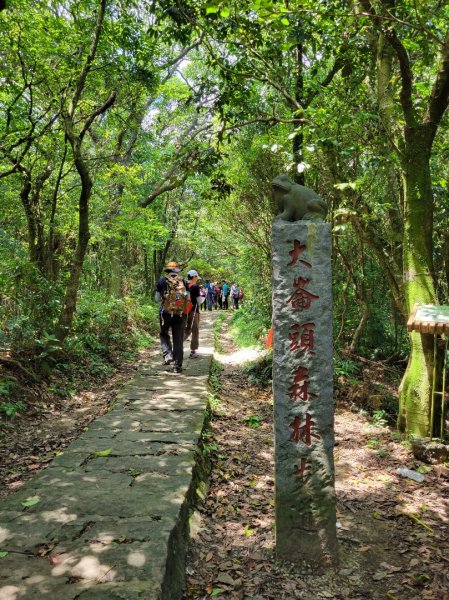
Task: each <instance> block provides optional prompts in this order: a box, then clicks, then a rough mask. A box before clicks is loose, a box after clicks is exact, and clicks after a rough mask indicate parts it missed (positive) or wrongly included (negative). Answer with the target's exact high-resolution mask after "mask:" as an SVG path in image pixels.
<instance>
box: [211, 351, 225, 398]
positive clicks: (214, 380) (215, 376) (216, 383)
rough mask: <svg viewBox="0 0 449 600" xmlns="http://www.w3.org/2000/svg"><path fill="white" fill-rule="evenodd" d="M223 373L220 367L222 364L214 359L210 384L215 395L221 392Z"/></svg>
mask: <svg viewBox="0 0 449 600" xmlns="http://www.w3.org/2000/svg"><path fill="white" fill-rule="evenodd" d="M221 371H222V367H221V366H220V363H219V362H217V361H216V360H215V359H212V362H211V365H210V373H209V384H210V386H211V387H212V390H213V391H214V393H215V394H217V393H218V392H220V390H221V380H220V375H221Z"/></svg>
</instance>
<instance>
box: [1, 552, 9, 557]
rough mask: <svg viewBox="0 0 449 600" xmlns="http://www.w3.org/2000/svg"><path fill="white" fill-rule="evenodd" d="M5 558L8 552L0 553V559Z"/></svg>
mask: <svg viewBox="0 0 449 600" xmlns="http://www.w3.org/2000/svg"><path fill="white" fill-rule="evenodd" d="M5 556H8V552H0V558H5Z"/></svg>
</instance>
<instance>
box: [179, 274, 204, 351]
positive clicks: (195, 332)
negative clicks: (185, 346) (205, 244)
mask: <svg viewBox="0 0 449 600" xmlns="http://www.w3.org/2000/svg"><path fill="white" fill-rule="evenodd" d="M199 279H201V278H200V276H199V274H198V272H197V271H195V269H192V270H190V271H189V272H188V273H187V288H188V291H189V295H190V298H189V302H188V305H187V322H186V328H185V334H184V339H185V340H186V339H187V338H188V337H189V336H190V335H191V336H192V338H191V340H190V355H189V358H197V357H198V356H199V355H198V352H197V350H198V346H199V334H200V312H199V308H200V305H201V304H202V303H203V302H204V300H205V296H202V295H201V289H200V286H199V284H198V280H199Z"/></svg>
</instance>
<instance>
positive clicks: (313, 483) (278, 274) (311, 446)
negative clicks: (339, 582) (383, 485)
mask: <svg viewBox="0 0 449 600" xmlns="http://www.w3.org/2000/svg"><path fill="white" fill-rule="evenodd" d="M273 329H274V355H273V392H274V408H275V436H276V440H275V442H276V443H275V446H276V550H277V554H278V556H279V558H285V559H288V560H289V561H294V562H302V561H305V562H308V563H313V564H314V565H315V566H318V567H323V566H325V565H326V564H327V565H330V564H333V563H335V560H336V529H335V521H336V517H335V492H334V467H333V454H332V452H333V443H334V436H333V390H332V294H331V232H330V226H329V225H327V224H325V223H314V222H307V221H298V222H295V223H288V222H285V221H282V220H277V221H275V222H274V224H273Z"/></svg>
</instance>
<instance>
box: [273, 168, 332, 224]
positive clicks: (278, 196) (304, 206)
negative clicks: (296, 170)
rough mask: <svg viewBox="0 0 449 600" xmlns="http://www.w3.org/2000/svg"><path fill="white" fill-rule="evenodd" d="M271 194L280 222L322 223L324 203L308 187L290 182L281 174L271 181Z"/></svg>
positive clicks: (324, 213) (325, 211)
mask: <svg viewBox="0 0 449 600" xmlns="http://www.w3.org/2000/svg"><path fill="white" fill-rule="evenodd" d="M272 186H273V194H274V198H275V200H276V204H277V207H278V211H279V214H278V216H277V217H276V219H277V220H280V221H315V222H317V221H324V219H325V218H326V214H327V204H326V202H325V201H324V200H323V199H322V198H321V196H319V195H318V194H317V193H315V192H314V191H313V190H311V189H310V188H308V187H305V186H303V185H299V183H295V182H294V181H292V180H291V179H290V178H289V176H288V175H285V174H282V175H278V176H277V177H275V178H274V179H273V181H272Z"/></svg>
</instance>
